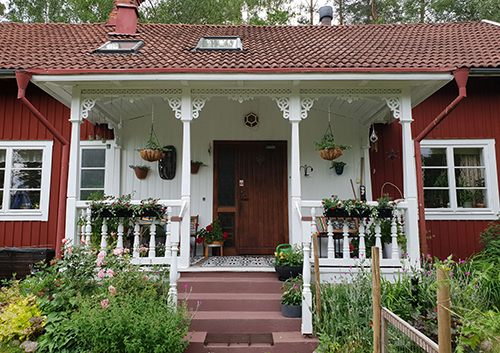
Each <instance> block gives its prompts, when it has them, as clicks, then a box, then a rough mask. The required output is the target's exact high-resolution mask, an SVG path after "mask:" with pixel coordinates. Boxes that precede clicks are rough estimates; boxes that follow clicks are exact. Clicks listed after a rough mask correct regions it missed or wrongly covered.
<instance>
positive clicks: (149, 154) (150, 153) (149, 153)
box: [139, 150, 165, 162]
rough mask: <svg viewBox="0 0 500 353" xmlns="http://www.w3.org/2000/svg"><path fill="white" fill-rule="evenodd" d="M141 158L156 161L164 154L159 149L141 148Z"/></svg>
mask: <svg viewBox="0 0 500 353" xmlns="http://www.w3.org/2000/svg"><path fill="white" fill-rule="evenodd" d="M139 154H140V155H141V158H142V159H144V160H145V161H148V162H156V161H159V160H160V159H162V158H163V157H164V156H165V153H163V151H160V150H141V151H139Z"/></svg>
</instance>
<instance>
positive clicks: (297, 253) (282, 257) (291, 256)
mask: <svg viewBox="0 0 500 353" xmlns="http://www.w3.org/2000/svg"><path fill="white" fill-rule="evenodd" d="M286 245H288V244H286ZM303 264H304V251H303V249H302V246H300V245H298V244H295V245H294V246H293V247H292V246H291V245H290V246H289V247H281V248H280V250H279V253H278V252H275V253H274V266H302V265H303Z"/></svg>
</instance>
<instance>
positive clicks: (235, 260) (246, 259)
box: [200, 255, 274, 267]
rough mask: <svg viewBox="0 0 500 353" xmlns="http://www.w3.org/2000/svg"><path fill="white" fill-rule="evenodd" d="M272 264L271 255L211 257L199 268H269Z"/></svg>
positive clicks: (272, 258) (272, 257)
mask: <svg viewBox="0 0 500 353" xmlns="http://www.w3.org/2000/svg"><path fill="white" fill-rule="evenodd" d="M273 264H274V256H272V255H261V256H259V255H245V256H224V257H220V256H211V257H209V258H208V260H207V261H205V262H204V263H202V264H201V265H200V266H201V267H271V266H273Z"/></svg>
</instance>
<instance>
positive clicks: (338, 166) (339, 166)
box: [330, 162, 347, 175]
mask: <svg viewBox="0 0 500 353" xmlns="http://www.w3.org/2000/svg"><path fill="white" fill-rule="evenodd" d="M346 164H347V163H346V162H332V166H331V167H330V169H335V173H337V175H342V173H343V172H344V167H345V166H346Z"/></svg>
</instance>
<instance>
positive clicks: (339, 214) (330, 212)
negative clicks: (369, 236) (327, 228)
mask: <svg viewBox="0 0 500 353" xmlns="http://www.w3.org/2000/svg"><path fill="white" fill-rule="evenodd" d="M324 215H325V217H333V218H348V217H352V218H366V217H370V216H371V210H352V211H351V214H349V212H348V211H347V210H346V209H345V208H334V209H331V208H329V209H326V210H325V211H324Z"/></svg>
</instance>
